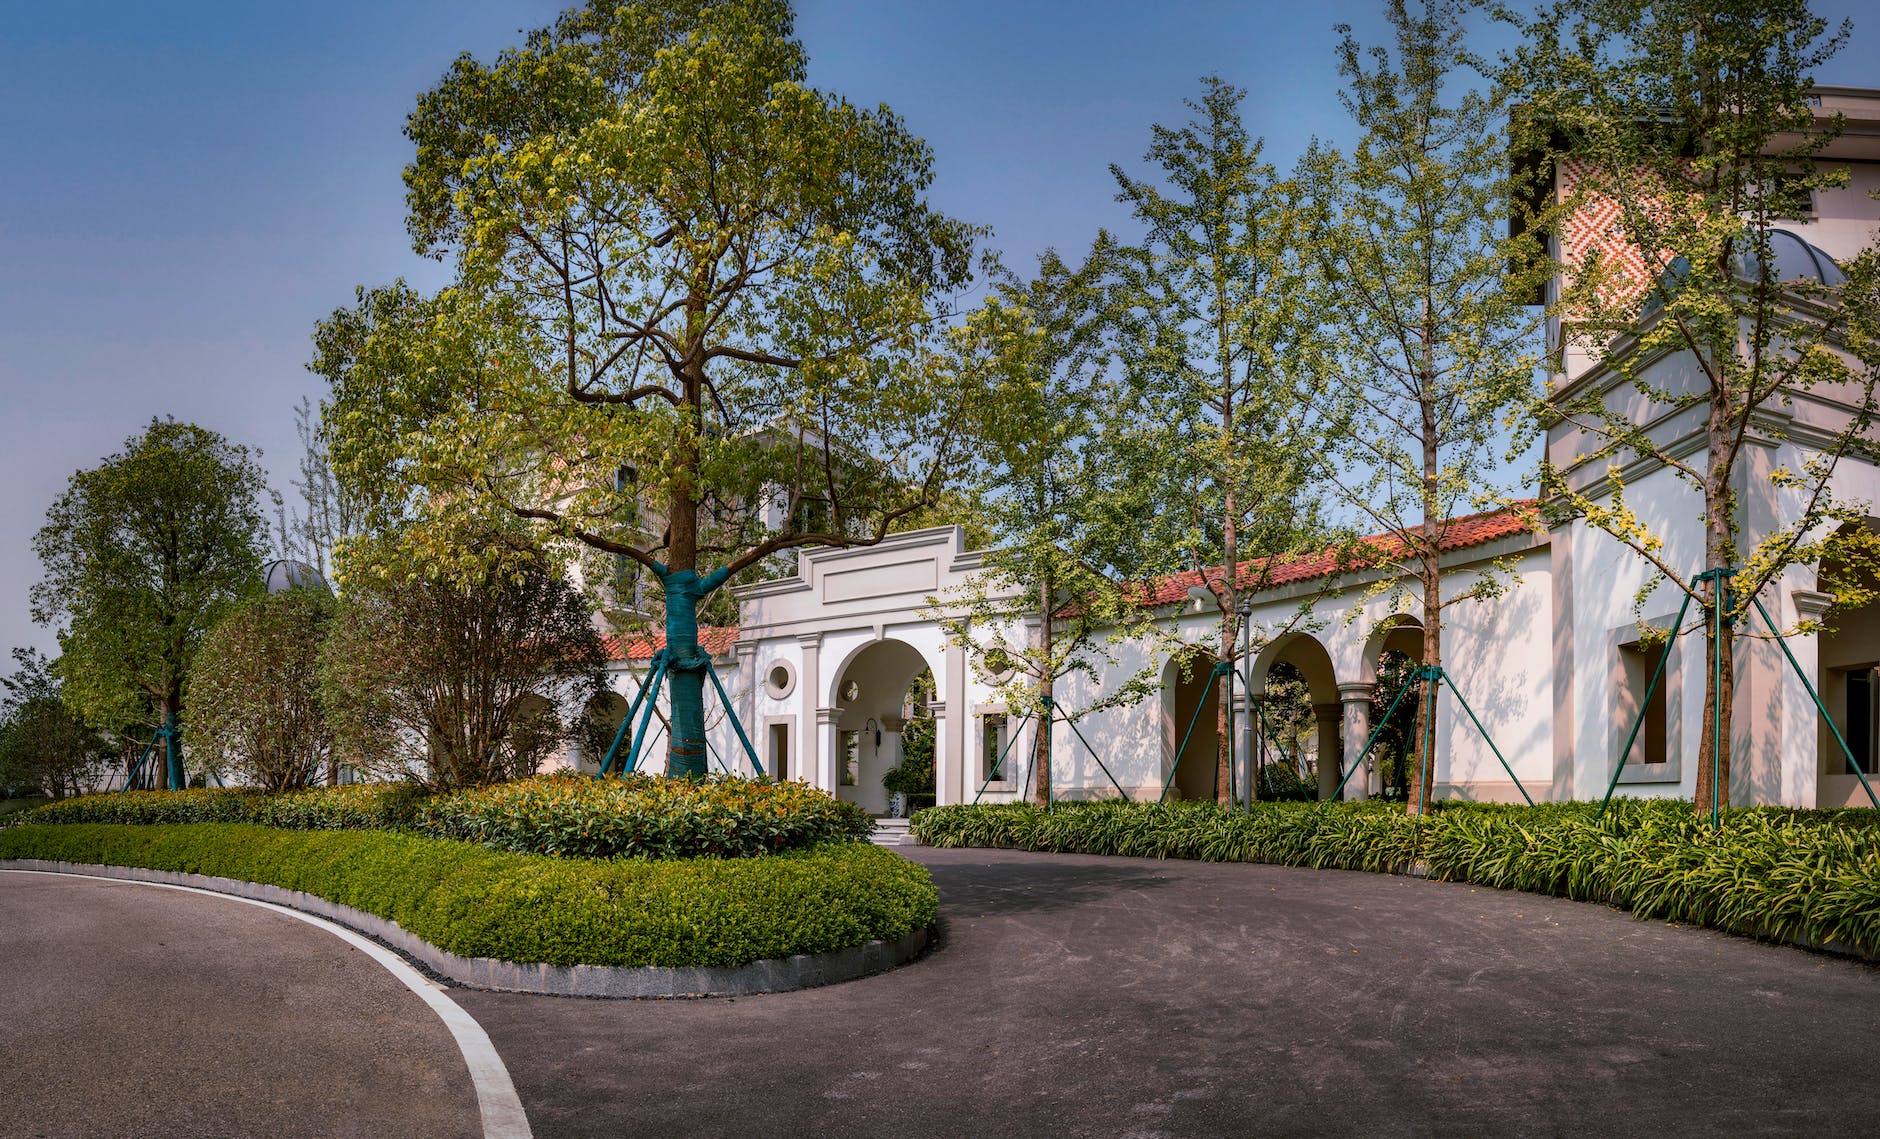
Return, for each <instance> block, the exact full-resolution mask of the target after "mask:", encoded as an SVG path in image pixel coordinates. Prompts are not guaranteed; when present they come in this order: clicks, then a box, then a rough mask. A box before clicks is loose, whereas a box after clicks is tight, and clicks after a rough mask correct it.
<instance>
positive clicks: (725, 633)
mask: <svg viewBox="0 0 1880 1139" xmlns="http://www.w3.org/2000/svg"><path fill="white" fill-rule="evenodd" d="M737 640H738V627H737V626H736V625H700V626H699V628H698V643H699V646H700V647H701V648H703V649H704V650H705V651H706V652H708V653H710V654H711V655H713V656H723V655H725V654H726V653H728V652H730V651H731V646H732V645H734V644H736V643H737ZM601 645H602V646H603V647H604V648H605V649H606V650H607V659H608V660H652V659H653V654H654V653H656V652H658V651H659V650H660V649H663V648H665V647H666V634H664V633H652V634H647V635H640V636H633V637H626V636H621V635H620V634H617V633H616V634H615V635H613V636H611V637H602V638H601Z"/></svg>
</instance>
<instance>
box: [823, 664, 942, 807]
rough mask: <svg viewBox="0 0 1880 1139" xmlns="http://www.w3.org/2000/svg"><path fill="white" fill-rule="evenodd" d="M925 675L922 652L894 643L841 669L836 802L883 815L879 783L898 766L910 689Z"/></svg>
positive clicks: (882, 789) (884, 803)
mask: <svg viewBox="0 0 1880 1139" xmlns="http://www.w3.org/2000/svg"><path fill="white" fill-rule="evenodd" d="M928 671H929V668H928V664H927V659H926V658H925V657H923V656H922V655H921V654H920V650H918V649H916V648H915V647H914V646H912V645H910V644H908V643H907V642H905V641H896V640H883V641H876V642H875V643H873V644H871V645H867V646H865V647H864V648H862V649H861V650H860V651H859V652H857V653H856V654H855V655H854V656H853V657H851V658H849V661H848V663H847V664H846V665H844V666H843V668H842V670H841V672H840V674H839V677H838V679H837V681H836V685H835V698H834V700H833V701H832V704H833V706H834V707H835V708H836V710H837V716H836V723H835V728H836V739H835V747H836V751H835V768H836V786H835V788H834V790H835V793H836V795H837V797H838V798H841V799H845V800H847V801H848V802H851V803H855V804H857V805H858V806H860V807H861V808H862V809H863V810H866V811H868V812H870V813H872V814H878V815H879V814H886V813H887V810H888V795H889V790H888V788H887V787H886V786H885V785H884V784H883V782H882V780H883V779H884V777H886V776H887V774H888V772H889V771H892V770H894V769H895V768H897V767H899V766H900V763H901V732H902V730H903V729H904V728H905V727H906V723H907V716H906V713H907V705H908V699H909V693H910V689H912V688H913V687H914V682H915V680H916V679H917V678H919V677H920V676H921V675H922V674H923V673H927V672H928ZM922 710H923V711H924V710H925V709H924V707H923V709H922Z"/></svg>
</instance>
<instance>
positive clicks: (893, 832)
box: [868, 819, 914, 846]
mask: <svg viewBox="0 0 1880 1139" xmlns="http://www.w3.org/2000/svg"><path fill="white" fill-rule="evenodd" d="M868 841H869V842H872V843H874V844H875V845H876V846H913V845H914V836H913V835H911V834H909V833H907V820H906V819H876V820H875V833H873V834H871V835H869V836H868Z"/></svg>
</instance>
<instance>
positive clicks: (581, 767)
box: [574, 692, 633, 775]
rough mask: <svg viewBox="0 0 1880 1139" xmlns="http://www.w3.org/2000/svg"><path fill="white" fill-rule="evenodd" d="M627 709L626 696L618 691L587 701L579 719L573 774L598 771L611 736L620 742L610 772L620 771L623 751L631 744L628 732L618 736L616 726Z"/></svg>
mask: <svg viewBox="0 0 1880 1139" xmlns="http://www.w3.org/2000/svg"><path fill="white" fill-rule="evenodd" d="M629 707H630V705H629V704H628V702H627V699H626V697H624V696H622V695H620V694H619V693H618V692H603V693H601V694H599V695H598V696H595V697H594V698H593V699H592V700H589V701H588V702H587V707H586V708H584V709H583V712H582V717H581V735H580V738H579V739H577V740H576V741H575V744H576V747H575V763H574V769H575V770H576V771H579V772H582V773H584V774H588V775H592V774H594V773H596V772H598V771H599V770H600V769H601V762H602V761H603V760H605V759H606V758H607V749H608V748H610V747H612V746H613V744H614V739H615V737H619V739H620V751H619V754H617V755H616V756H614V770H615V771H619V770H620V765H621V764H622V763H625V762H626V760H627V748H628V747H629V746H631V745H632V743H633V740H632V739H631V738H630V737H631V733H629V734H628V735H625V736H622V735H620V726H621V725H622V724H624V723H626V720H627V709H628V708H629Z"/></svg>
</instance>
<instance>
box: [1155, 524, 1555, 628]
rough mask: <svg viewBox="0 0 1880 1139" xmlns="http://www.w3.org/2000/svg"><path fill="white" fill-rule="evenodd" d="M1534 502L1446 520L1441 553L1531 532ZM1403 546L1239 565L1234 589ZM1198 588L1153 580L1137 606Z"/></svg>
mask: <svg viewBox="0 0 1880 1139" xmlns="http://www.w3.org/2000/svg"><path fill="white" fill-rule="evenodd" d="M1536 506H1537V503H1536V502H1535V501H1534V500H1532V499H1524V500H1522V501H1520V502H1517V503H1515V504H1514V506H1513V507H1511V508H1508V509H1503V510H1488V511H1483V512H1482V513H1480V514H1466V515H1462V516H1460V517H1456V518H1451V519H1450V520H1449V523H1448V525H1447V527H1446V528H1445V530H1444V531H1443V536H1442V549H1443V551H1444V552H1448V551H1450V550H1463V549H1467V548H1469V547H1470V546H1479V545H1481V544H1482V543H1484V542H1492V541H1494V540H1495V539H1497V538H1506V537H1508V536H1509V535H1511V534H1519V533H1521V532H1522V531H1524V530H1532V529H1533V528H1534V525H1535V521H1536V519H1537V518H1538V514H1537V512H1536V509H1535V508H1536ZM1402 550H1403V543H1402V542H1400V541H1399V540H1397V539H1396V538H1392V537H1388V536H1386V535H1383V534H1373V535H1371V536H1369V537H1366V538H1360V539H1358V542H1357V546H1356V547H1355V548H1353V549H1348V550H1339V549H1328V550H1326V551H1324V552H1322V553H1318V554H1308V555H1299V556H1295V557H1291V558H1286V559H1283V560H1279V561H1278V562H1277V563H1273V562H1270V561H1269V560H1268V559H1263V558H1262V559H1254V560H1250V561H1245V562H1242V563H1240V573H1239V575H1238V579H1237V584H1238V585H1240V586H1242V587H1243V588H1245V587H1252V586H1257V587H1259V588H1262V589H1270V588H1272V587H1274V586H1279V585H1291V584H1293V583H1294V582H1300V581H1311V580H1313V579H1315V578H1321V577H1326V576H1329V575H1331V574H1334V573H1339V572H1341V571H1350V570H1356V569H1362V568H1365V567H1366V566H1373V565H1382V564H1384V563H1386V562H1389V561H1390V560H1391V559H1393V558H1395V557H1397V556H1398V555H1399V554H1401V553H1402ZM1220 573H1221V567H1219V566H1209V567H1208V569H1207V574H1208V576H1209V577H1213V578H1218V577H1219V576H1220ZM1200 584H1201V574H1200V573H1197V572H1196V571H1194V570H1187V571H1185V572H1183V573H1178V574H1171V575H1170V576H1168V577H1161V578H1156V579H1155V580H1154V581H1151V582H1149V584H1148V587H1147V590H1146V592H1145V596H1144V598H1143V604H1145V605H1149V606H1156V605H1173V604H1176V603H1177V602H1182V601H1186V600H1188V591H1189V590H1190V589H1192V588H1193V587H1195V586H1197V585H1200Z"/></svg>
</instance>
